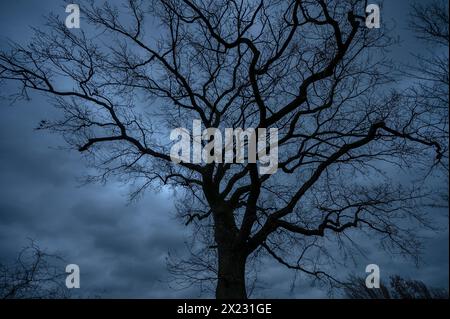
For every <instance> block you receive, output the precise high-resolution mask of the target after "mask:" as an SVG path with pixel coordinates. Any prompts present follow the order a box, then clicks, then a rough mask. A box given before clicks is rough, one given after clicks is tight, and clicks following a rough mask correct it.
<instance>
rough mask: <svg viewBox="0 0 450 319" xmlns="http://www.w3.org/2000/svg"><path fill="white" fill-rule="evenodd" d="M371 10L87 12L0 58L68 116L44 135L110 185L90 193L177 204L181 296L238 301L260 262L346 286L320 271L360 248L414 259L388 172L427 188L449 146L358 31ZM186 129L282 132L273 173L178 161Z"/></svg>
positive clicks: (405, 205)
mask: <svg viewBox="0 0 450 319" xmlns="http://www.w3.org/2000/svg"><path fill="white" fill-rule="evenodd" d="M366 5H367V2H366V1H358V0H342V1H331V0H330V1H328V0H297V1H279V0H271V1H266V0H247V1H244V0H240V1H239V0H227V1H225V0H159V1H156V0H155V1H135V0H130V1H128V2H127V3H126V4H125V6H124V7H119V8H116V7H114V6H112V5H109V4H104V5H102V6H97V5H96V4H95V3H94V2H92V3H82V4H81V5H80V7H81V17H82V20H81V29H67V28H66V27H65V26H64V24H63V23H62V21H61V19H58V17H56V16H54V15H51V16H50V17H49V18H48V25H47V28H39V29H38V28H36V30H35V32H36V33H35V37H34V39H33V40H32V41H31V42H30V43H29V44H28V45H26V46H22V45H19V44H16V43H12V44H11V50H10V51H7V52H6V51H5V52H2V53H1V54H0V78H1V79H2V80H4V81H8V82H11V81H13V82H16V83H17V84H19V85H20V90H19V91H18V92H17V94H16V95H14V96H13V97H15V98H22V97H27V96H28V94H29V93H30V92H41V93H44V94H45V95H46V96H48V97H51V98H52V99H53V101H54V103H55V105H56V107H57V108H59V109H60V111H61V112H60V114H61V116H60V117H59V118H57V119H48V120H45V121H42V122H41V124H40V128H42V129H49V130H52V131H54V132H57V133H60V134H62V135H63V136H64V138H65V139H66V140H67V142H68V143H69V145H72V146H73V147H75V148H76V149H77V150H79V151H80V152H81V153H83V154H85V155H86V157H87V158H88V160H89V161H90V163H91V164H92V165H94V166H95V167H96V168H98V169H99V172H100V173H99V175H97V176H95V177H91V179H92V180H102V181H104V180H106V179H108V178H110V177H112V176H119V177H120V178H122V179H123V180H124V181H127V182H130V183H134V185H135V186H136V188H135V191H133V193H132V194H131V196H132V198H134V197H136V196H137V195H139V194H140V193H141V192H142V191H143V190H144V189H146V188H148V187H160V186H161V185H167V186H171V187H173V188H175V189H178V190H180V191H178V192H177V193H176V194H178V195H177V196H179V197H180V198H179V199H181V201H177V203H178V205H177V206H178V208H179V214H180V216H181V217H182V218H184V220H185V222H186V224H191V225H193V226H194V237H193V238H194V240H193V241H192V245H191V246H190V247H189V248H190V250H191V252H192V258H191V259H189V260H186V261H184V262H182V263H176V264H172V266H173V267H172V271H173V273H174V274H176V275H183V276H185V278H186V279H187V282H188V283H200V284H203V282H204V281H205V280H206V281H213V282H216V297H217V298H246V297H247V296H248V293H249V292H250V288H249V287H246V276H247V275H248V271H251V270H252V269H249V267H247V269H246V265H248V264H249V263H250V262H251V261H255V259H256V258H258V257H262V256H268V257H273V258H274V259H275V260H276V261H278V262H279V263H281V264H282V265H284V266H286V267H288V268H290V269H293V270H296V271H299V272H302V273H306V274H309V275H311V276H313V277H314V278H316V279H319V280H323V281H325V282H329V283H331V284H333V283H339V282H340V281H339V279H338V277H339V276H337V275H338V274H333V273H330V272H329V271H327V269H328V270H329V267H328V265H330V262H333V261H336V262H340V261H341V260H342V259H343V258H344V255H345V254H350V255H351V254H353V253H355V250H354V245H356V243H354V242H353V241H352V237H353V236H354V235H357V234H361V233H366V234H367V235H369V236H371V237H376V238H377V241H378V243H379V244H381V245H382V246H383V247H385V248H387V249H389V250H395V251H399V252H401V253H405V254H412V255H415V254H416V253H418V250H419V242H418V241H417V238H416V232H415V228H414V227H420V226H421V225H423V223H425V222H426V219H425V216H424V215H423V214H424V212H423V210H420V209H417V208H418V201H419V200H420V199H422V198H423V196H424V189H423V188H421V187H417V184H416V183H414V182H413V181H409V180H408V181H406V179H404V181H403V182H402V180H401V179H400V178H397V177H396V176H395V175H393V174H392V172H393V167H394V168H406V167H409V166H413V167H414V169H415V172H416V173H415V175H416V176H415V177H417V178H419V177H421V176H424V175H425V174H426V173H427V172H428V170H429V168H432V167H437V166H439V165H441V164H443V165H444V166H445V165H446V161H447V149H446V145H447V143H442V134H441V133H442V132H441V131H440V130H438V129H435V127H434V126H433V125H429V126H426V127H424V126H422V123H424V121H425V120H428V119H429V116H434V115H432V114H431V113H429V112H427V111H426V109H425V108H423V107H421V106H420V105H416V104H414V103H413V102H411V100H410V99H405V98H404V96H403V95H402V94H401V92H400V91H396V90H394V88H395V87H396V81H395V80H396V78H395V77H393V76H392V74H391V73H390V72H391V70H392V66H391V65H390V64H389V59H388V56H386V54H385V49H386V48H387V47H388V46H389V45H390V43H391V39H390V38H389V37H388V35H387V34H386V33H388V31H389V30H388V29H387V27H385V26H384V25H383V26H382V28H380V29H368V28H367V27H366V26H365V19H366V13H365V8H366ZM430 114H431V115H430ZM194 119H199V120H201V122H202V125H203V126H204V128H209V127H214V128H220V129H223V128H243V129H246V128H255V129H256V128H277V129H278V130H279V166H278V167H279V168H278V171H277V173H275V174H273V175H260V174H259V173H258V164H230V163H210V164H205V163H203V164H195V163H180V164H175V163H173V162H172V161H171V159H170V156H169V154H170V153H169V150H170V143H169V142H170V141H169V133H170V130H171V129H174V128H176V127H186V128H190V127H191V126H192V120H194ZM336 253H337V254H336ZM322 266H324V267H325V268H323V267H322ZM252 267H253V266H252ZM327 267H328V268H327ZM247 279H248V278H247Z"/></svg>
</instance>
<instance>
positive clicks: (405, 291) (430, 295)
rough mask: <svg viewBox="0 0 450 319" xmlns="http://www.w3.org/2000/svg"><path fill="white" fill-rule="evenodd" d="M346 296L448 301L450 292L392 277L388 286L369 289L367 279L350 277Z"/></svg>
mask: <svg viewBox="0 0 450 319" xmlns="http://www.w3.org/2000/svg"><path fill="white" fill-rule="evenodd" d="M344 296H345V297H346V298H350V299H447V298H448V297H449V296H448V291H447V290H445V289H442V288H441V289H438V288H431V287H428V286H427V285H425V284H424V283H423V282H422V281H419V280H411V279H404V278H402V277H400V276H391V277H390V281H389V284H388V285H385V284H384V283H380V288H379V289H377V288H367V286H366V282H365V278H362V277H355V276H352V277H350V279H349V281H348V282H347V283H346V285H345V288H344Z"/></svg>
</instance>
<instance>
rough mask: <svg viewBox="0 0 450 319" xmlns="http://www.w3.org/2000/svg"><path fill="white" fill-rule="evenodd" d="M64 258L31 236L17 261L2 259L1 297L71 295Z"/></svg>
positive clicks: (28, 297) (57, 296)
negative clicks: (8, 261) (50, 251)
mask: <svg viewBox="0 0 450 319" xmlns="http://www.w3.org/2000/svg"><path fill="white" fill-rule="evenodd" d="M60 261H61V257H59V256H57V255H54V254H48V253H46V252H44V251H43V250H42V249H41V248H39V246H38V245H37V244H36V243H35V242H34V241H32V240H30V243H29V245H28V246H27V247H25V248H23V249H22V250H21V251H20V253H19V255H18V257H17V260H16V261H15V262H14V263H13V264H6V263H0V299H24V298H26V299H53V298H68V297H69V296H70V294H69V290H68V289H67V288H66V286H65V285H64V283H65V277H66V273H65V272H64V267H62V266H61V265H60V263H59V262H60Z"/></svg>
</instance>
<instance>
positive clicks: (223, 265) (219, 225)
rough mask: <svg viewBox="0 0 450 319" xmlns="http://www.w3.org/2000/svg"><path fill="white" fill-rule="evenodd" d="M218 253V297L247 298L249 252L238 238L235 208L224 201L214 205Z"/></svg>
mask: <svg viewBox="0 0 450 319" xmlns="http://www.w3.org/2000/svg"><path fill="white" fill-rule="evenodd" d="M213 207H214V208H213V212H214V222H215V225H214V226H215V229H214V230H215V240H216V244H217V253H218V278H217V287H216V298H217V299H247V293H246V290H245V263H246V260H247V254H246V250H245V247H244V245H243V243H242V242H241V241H240V240H239V238H238V229H237V227H236V224H235V222H234V216H233V210H232V209H231V208H230V207H227V206H226V205H224V204H223V203H220V204H219V205H213Z"/></svg>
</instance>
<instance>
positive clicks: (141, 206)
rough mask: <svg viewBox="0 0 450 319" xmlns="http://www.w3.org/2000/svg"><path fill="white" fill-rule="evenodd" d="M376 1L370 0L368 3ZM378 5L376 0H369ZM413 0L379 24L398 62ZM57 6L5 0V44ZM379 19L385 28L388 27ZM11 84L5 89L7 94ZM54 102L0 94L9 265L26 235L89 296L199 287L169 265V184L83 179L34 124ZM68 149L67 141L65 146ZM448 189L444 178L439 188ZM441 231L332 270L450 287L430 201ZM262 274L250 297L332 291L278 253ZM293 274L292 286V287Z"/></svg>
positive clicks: (181, 230) (24, 36)
mask: <svg viewBox="0 0 450 319" xmlns="http://www.w3.org/2000/svg"><path fill="white" fill-rule="evenodd" d="M369 2H370V1H369ZM373 2H374V3H376V1H373ZM410 3H411V1H409V0H400V1H399V0H395V1H394V0H386V1H385V3H384V6H383V7H382V12H381V17H382V22H383V23H386V22H388V23H389V24H391V25H394V24H393V23H394V22H395V28H394V30H393V32H395V34H396V35H398V37H399V39H400V40H401V43H400V44H398V45H396V46H394V47H393V50H392V52H391V54H392V57H393V59H394V60H395V61H398V63H407V62H408V61H411V54H412V53H417V52H423V51H424V50H425V44H423V43H421V42H419V41H417V40H415V39H414V37H413V34H412V33H411V32H410V31H408V30H407V21H408V11H409V5H410ZM52 11H53V12H55V13H57V14H59V15H60V16H62V17H64V16H65V15H66V14H65V12H64V4H63V2H61V1H55V0H42V1H30V0H29V1H27V0H15V1H2V2H1V3H0V39H1V40H0V47H1V48H2V49H3V48H5V47H6V46H7V41H6V40H7V39H8V38H9V39H13V40H14V41H17V42H19V43H26V41H27V40H28V39H29V38H30V36H31V35H32V30H31V29H30V26H31V27H36V28H41V27H42V25H43V21H44V18H43V16H44V15H46V14H48V13H50V12H52ZM382 27H383V26H382ZM13 89H14V84H12V83H8V84H7V85H5V86H2V87H1V90H2V91H1V94H0V95H1V96H6V95H7V94H8V90H11V91H12V90H13ZM57 112H58V111H57V110H55V109H54V107H53V106H52V105H51V103H50V102H49V101H48V99H47V98H46V97H45V96H42V95H37V94H33V95H31V100H30V101H18V102H16V103H15V104H13V105H10V103H9V101H8V100H7V99H2V100H0V262H5V263H8V262H10V261H12V260H13V259H14V258H15V256H16V255H17V253H18V251H19V250H20V249H21V247H23V246H25V245H26V244H27V240H28V238H32V239H34V240H35V241H36V242H37V243H38V244H39V246H40V247H41V248H43V249H45V250H46V251H49V252H56V253H58V254H61V255H62V256H63V257H64V259H65V260H66V261H67V263H68V264H69V263H75V264H78V265H79V266H80V270H81V288H80V289H78V291H77V293H78V294H79V295H82V296H88V297H94V296H99V297H105V298H108V297H113V298H195V297H212V295H211V294H210V295H208V294H203V295H201V294H200V290H199V288H198V287H195V286H194V287H191V288H188V289H184V290H177V289H173V288H172V287H171V285H170V282H169V279H170V278H169V274H168V271H167V267H166V258H167V255H168V253H169V252H170V254H175V255H178V256H183V255H185V254H186V253H187V251H186V247H185V244H184V242H185V241H187V240H188V239H189V237H188V236H189V234H190V232H191V229H189V228H186V227H185V226H184V224H183V223H182V221H180V220H177V219H176V218H175V212H174V208H173V201H172V198H173V197H172V195H171V191H170V190H169V189H163V190H161V191H160V192H158V193H155V192H153V191H150V190H149V191H147V192H146V193H145V194H144V196H142V197H141V198H139V199H138V200H136V201H132V202H130V201H128V193H129V191H130V185H126V184H125V185H124V184H122V183H120V181H114V180H110V181H108V182H107V183H106V184H105V185H100V184H88V185H85V184H83V183H81V179H82V177H83V176H84V175H86V173H87V172H88V170H89V168H87V163H86V162H85V161H84V160H83V157H82V156H81V155H80V153H79V152H77V151H76V150H68V149H67V145H66V144H65V141H64V140H63V139H62V138H61V137H60V136H58V135H55V134H50V133H48V132H46V131H40V130H39V131H36V130H35V128H36V127H37V126H38V123H39V121H40V120H42V119H46V118H52V116H54V115H55V114H57ZM61 147H62V148H61ZM443 187H445V185H444V186H443ZM431 213H432V216H433V220H435V225H436V226H437V227H439V231H438V232H436V233H432V232H427V233H426V236H427V237H428V238H427V239H425V241H424V243H425V249H424V254H423V256H422V259H421V261H420V262H419V266H418V267H416V266H415V265H414V263H413V262H411V261H410V260H405V259H403V258H401V257H399V256H392V255H389V254H387V253H386V252H383V251H380V250H379V249H377V248H376V247H375V246H374V244H373V243H371V242H367V243H362V246H363V247H364V249H365V257H359V258H358V259H357V260H356V264H351V263H350V265H349V266H348V267H342V268H340V269H336V272H337V273H339V274H346V273H348V274H352V273H353V274H356V275H360V276H364V275H365V266H366V265H367V264H371V263H375V264H377V265H379V266H380V269H381V278H382V280H383V278H385V279H387V278H388V276H389V275H391V274H399V275H402V276H404V277H407V278H411V279H417V280H422V281H424V282H425V283H427V284H429V285H430V286H433V287H441V288H446V289H448V269H449V265H448V260H449V258H448V252H449V247H448V242H449V238H448V211H447V208H442V209H432V212H431ZM262 270H263V271H261V272H260V273H259V275H258V277H259V282H258V286H259V287H260V288H259V289H258V290H256V291H255V294H254V295H252V296H251V297H263V298H264V297H272V298H321V297H327V291H326V290H324V289H322V288H320V287H312V286H311V285H310V280H309V279H308V277H305V276H301V277H298V278H296V279H295V274H294V273H293V272H292V271H289V270H287V269H285V268H284V267H283V266H281V265H279V264H278V263H276V262H275V261H273V260H268V261H266V262H265V264H264V265H263V268H262ZM293 280H295V285H294V286H291V283H292V281H293Z"/></svg>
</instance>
